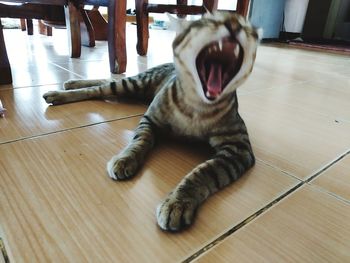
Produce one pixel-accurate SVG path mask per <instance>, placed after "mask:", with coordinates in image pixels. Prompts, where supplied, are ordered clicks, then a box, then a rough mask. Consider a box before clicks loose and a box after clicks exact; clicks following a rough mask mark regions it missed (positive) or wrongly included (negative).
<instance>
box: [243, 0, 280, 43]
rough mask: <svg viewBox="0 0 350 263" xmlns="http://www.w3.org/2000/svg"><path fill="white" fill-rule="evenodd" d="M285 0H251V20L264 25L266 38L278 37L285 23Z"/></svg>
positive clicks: (253, 22)
mask: <svg viewBox="0 0 350 263" xmlns="http://www.w3.org/2000/svg"><path fill="white" fill-rule="evenodd" d="M285 2H286V1H285V0H251V4H250V8H251V9H250V15H249V17H250V21H251V22H252V24H253V25H254V26H257V27H262V28H263V30H264V38H265V39H266V38H278V37H279V33H280V31H281V28H282V23H283V11H284V6H285Z"/></svg>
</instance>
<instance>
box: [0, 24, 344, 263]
mask: <svg viewBox="0 0 350 263" xmlns="http://www.w3.org/2000/svg"><path fill="white" fill-rule="evenodd" d="M4 33H5V40H6V44H7V48H8V53H9V59H10V62H11V64H12V69H13V76H14V83H13V85H6V86H5V85H4V86H0V99H1V100H2V102H3V104H4V105H5V107H6V108H7V110H8V111H7V113H6V117H5V118H3V119H0V235H1V236H0V237H1V238H2V239H3V241H4V242H5V246H6V251H7V253H8V254H9V255H10V257H11V262H14V261H16V262H181V261H186V262H192V261H193V262H195V261H199V262H350V250H349V247H350V196H349V193H350V179H349V178H350V174H349V169H350V167H349V160H350V159H349V158H350V157H349V152H350V106H349V101H350V72H349V68H350V58H349V57H346V56H343V55H335V54H326V53H318V52H312V51H305V50H298V49H292V48H288V47H286V46H281V45H276V46H271V45H270V46H268V45H262V46H261V47H260V48H259V52H258V57H257V61H256V66H255V69H254V71H253V74H252V76H251V77H250V79H249V80H248V81H247V82H246V83H245V84H244V85H243V86H242V87H241V88H239V100H240V112H241V115H242V116H243V118H244V119H245V122H246V124H247V126H248V130H249V133H250V136H251V141H252V144H253V148H254V151H255V153H256V156H257V160H258V161H257V164H256V166H255V167H254V168H253V169H251V170H250V171H249V172H248V173H247V174H246V176H244V177H243V178H242V179H241V180H239V181H238V182H237V183H236V184H234V185H232V186H230V187H228V188H226V189H225V190H224V191H222V192H220V193H218V194H216V195H215V196H213V197H212V198H211V199H210V200H208V201H207V202H206V203H205V204H204V205H203V207H202V208H201V209H200V211H199V213H198V218H197V220H196V222H195V224H194V225H193V227H191V228H190V229H188V230H187V231H185V232H183V233H179V234H169V233H165V232H163V231H161V230H160V229H159V228H158V227H157V225H156V222H155V208H156V206H157V204H158V203H159V202H160V201H161V200H162V198H163V197H164V196H165V195H166V194H167V193H168V192H169V191H170V190H171V189H172V188H173V187H174V186H175V185H176V183H177V182H178V181H179V180H180V179H181V178H182V176H183V175H184V174H186V173H187V172H188V171H190V170H191V168H193V167H194V166H195V165H196V164H198V163H200V162H201V161H203V160H204V159H205V158H207V157H208V154H209V153H208V151H207V150H206V148H203V147H198V145H196V147H193V146H192V145H181V144H180V145H179V144H178V143H177V142H172V141H164V142H163V143H162V144H161V145H160V146H159V147H157V148H156V150H155V151H154V152H153V153H152V154H151V156H150V158H149V159H148V160H147V163H146V165H145V167H144V168H143V169H142V170H141V171H140V172H139V175H138V176H137V177H136V178H135V179H134V180H132V181H129V182H122V183H116V182H113V181H111V180H110V179H108V177H107V176H106V172H105V165H106V162H107V161H108V160H109V158H110V157H111V156H112V155H113V154H115V153H116V152H118V151H120V149H121V148H122V147H123V146H125V145H126V144H127V142H128V140H129V139H130V138H131V136H132V130H133V129H134V128H135V126H136V124H137V122H138V120H139V118H140V116H141V115H142V113H143V112H144V111H145V109H146V107H145V106H144V105H138V104H125V103H120V102H102V101H87V102H80V103H75V104H68V105H61V106H56V107H50V106H48V105H47V104H46V103H45V102H44V100H43V99H42V98H41V96H42V94H43V93H44V92H46V91H48V90H54V89H60V87H61V85H62V82H64V81H65V80H67V79H69V78H108V77H110V76H111V75H110V73H109V69H108V60H107V59H108V57H107V55H108V54H107V46H106V43H105V42H99V43H98V44H97V47H96V48H83V50H82V57H81V59H70V58H69V57H68V49H67V45H66V42H65V31H64V30H55V31H54V36H53V37H44V36H40V35H38V34H37V33H36V34H35V35H34V36H27V35H26V34H25V33H24V32H21V31H19V30H5V32H4ZM173 36H174V35H173V33H172V32H169V31H151V37H150V43H149V47H150V50H149V54H148V56H147V57H139V56H137V55H136V51H135V44H136V32H135V28H134V26H132V25H128V27H127V41H128V68H127V72H126V74H125V75H132V74H136V73H137V72H140V71H143V70H145V69H147V68H149V67H152V66H154V65H158V64H160V63H163V62H169V61H171V57H172V54H171V40H172V38H173ZM113 77H115V78H121V77H122V75H119V76H117V75H115V76H113ZM0 258H1V254H0ZM0 262H1V259H0Z"/></svg>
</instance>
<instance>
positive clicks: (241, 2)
mask: <svg viewBox="0 0 350 263" xmlns="http://www.w3.org/2000/svg"><path fill="white" fill-rule="evenodd" d="M249 2H250V1H249V0H237V7H236V12H237V13H238V14H240V15H242V16H245V17H246V16H247V15H248V11H249Z"/></svg>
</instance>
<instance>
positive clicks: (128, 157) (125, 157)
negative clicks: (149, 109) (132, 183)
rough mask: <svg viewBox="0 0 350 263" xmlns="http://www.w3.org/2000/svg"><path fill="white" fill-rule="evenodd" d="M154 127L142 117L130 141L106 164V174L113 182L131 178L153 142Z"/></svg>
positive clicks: (145, 117) (148, 120)
mask: <svg viewBox="0 0 350 263" xmlns="http://www.w3.org/2000/svg"><path fill="white" fill-rule="evenodd" d="M154 129H155V126H154V124H153V122H152V121H151V119H150V118H149V117H147V116H144V117H143V118H142V119H141V121H140V123H139V125H138V127H137V128H136V130H135V134H134V137H133V139H132V141H131V142H130V143H129V144H128V146H126V148H124V149H123V150H122V152H120V153H119V154H118V155H115V156H113V157H112V159H111V160H110V161H109V162H108V163H107V172H108V175H109V177H111V178H112V179H113V180H126V179H130V178H131V177H133V176H134V175H135V174H136V172H137V171H138V169H139V168H140V166H141V165H142V163H143V161H144V160H145V157H146V155H147V153H148V152H149V151H150V150H151V149H152V148H153V146H154V142H155V130H154Z"/></svg>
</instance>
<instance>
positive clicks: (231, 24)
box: [225, 19, 242, 37]
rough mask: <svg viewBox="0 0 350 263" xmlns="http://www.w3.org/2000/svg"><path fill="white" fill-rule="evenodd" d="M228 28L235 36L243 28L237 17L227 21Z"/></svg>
mask: <svg viewBox="0 0 350 263" xmlns="http://www.w3.org/2000/svg"><path fill="white" fill-rule="evenodd" d="M225 27H226V29H227V30H228V31H229V32H230V35H231V36H233V37H235V36H236V35H237V34H238V33H239V32H240V31H241V29H242V26H241V24H240V23H238V21H237V20H236V19H232V20H228V21H226V22H225Z"/></svg>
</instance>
